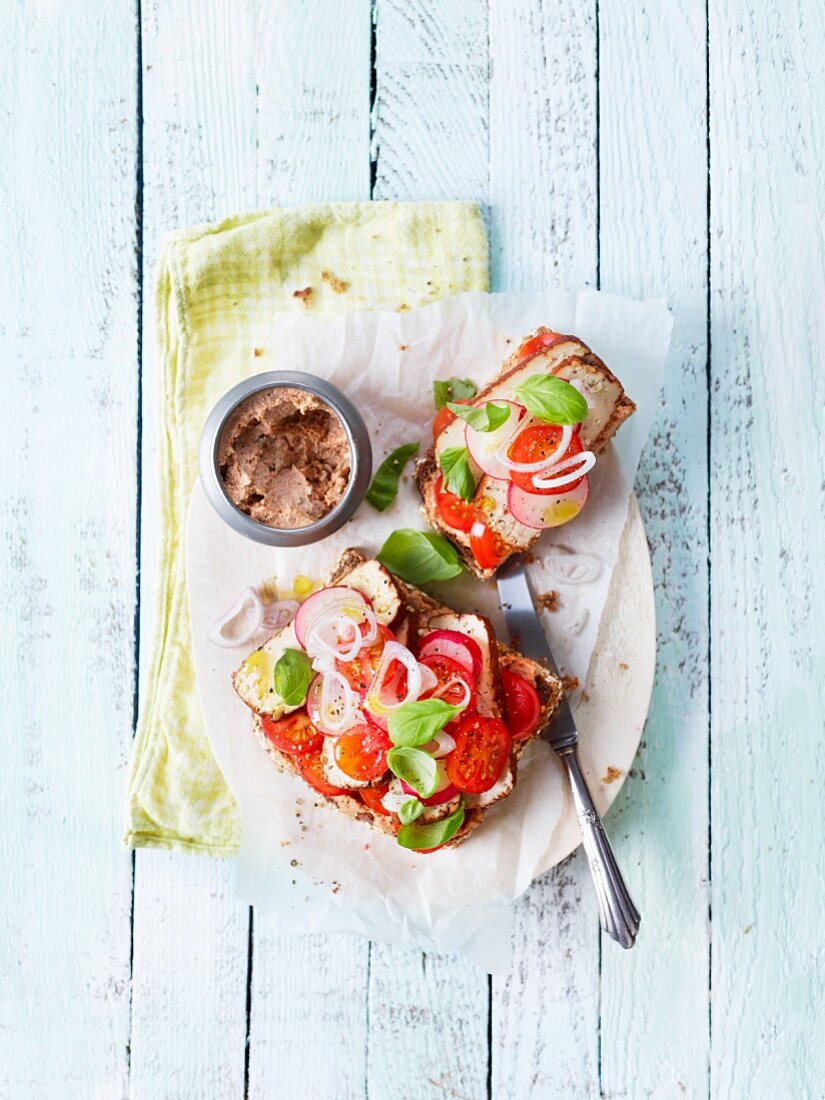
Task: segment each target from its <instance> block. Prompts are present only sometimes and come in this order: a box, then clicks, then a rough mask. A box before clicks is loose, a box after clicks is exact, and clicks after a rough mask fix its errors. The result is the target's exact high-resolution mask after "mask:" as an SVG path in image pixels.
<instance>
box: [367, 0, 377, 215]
mask: <svg viewBox="0 0 825 1100" xmlns="http://www.w3.org/2000/svg"><path fill="white" fill-rule="evenodd" d="M375 5H376V0H372V3H371V4H370V114H369V118H370V143H369V154H370V198H371V199H373V198H375V183H376V180H377V179H378V146H377V145H376V142H375V112H376V109H377V108H376V101H377V99H378V73H377V68H376V57H377V52H378V30H377V13H376V10H375Z"/></svg>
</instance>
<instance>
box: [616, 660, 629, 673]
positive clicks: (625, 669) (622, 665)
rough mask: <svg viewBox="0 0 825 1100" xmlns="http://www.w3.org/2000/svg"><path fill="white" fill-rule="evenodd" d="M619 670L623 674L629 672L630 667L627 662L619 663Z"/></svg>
mask: <svg viewBox="0 0 825 1100" xmlns="http://www.w3.org/2000/svg"><path fill="white" fill-rule="evenodd" d="M619 668H620V669H621V670H622V672H627V670H628V669H629V668H630V665H629V664H627V663H626V662H625V661H619Z"/></svg>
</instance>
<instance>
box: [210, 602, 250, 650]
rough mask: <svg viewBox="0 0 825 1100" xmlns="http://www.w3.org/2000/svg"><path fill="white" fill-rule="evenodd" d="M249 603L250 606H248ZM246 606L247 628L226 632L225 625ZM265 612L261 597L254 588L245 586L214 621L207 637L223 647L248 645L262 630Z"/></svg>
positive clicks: (231, 647)
mask: <svg viewBox="0 0 825 1100" xmlns="http://www.w3.org/2000/svg"><path fill="white" fill-rule="evenodd" d="M247 605H249V606H248V607H247ZM244 608H246V614H245V615H244V618H245V620H246V625H245V628H244V629H242V630H238V631H237V632H236V633H234V634H231V635H227V634H225V633H224V627H225V626H229V624H230V623H231V622H232V621H233V620H234V619H237V618H238V616H239V615H240V614H241V612H242V611H243V610H244ZM263 614H264V608H263V604H262V603H261V597H260V596H259V595H258V593H257V592H256V590H255V589H254V588H245V589H244V590H243V592H241V594H240V595H239V596H238V598H237V599H236V600H235V602H234V603H233V604H232V606H231V607H230V608H229V610H228V611H227V612H226V613H225V614H224V615H221V617H220V618H219V619H216V620H215V622H214V623H212V625H211V626H210V627H209V630H208V631H207V633H206V637H207V638H208V639H209V641H210V642H211V643H212V645H217V646H221V647H222V648H223V649H233V648H234V647H235V646H241V645H246V643H247V642H249V641H251V640H252V638H254V636H255V635H256V634H257V632H258V631H259V630H260V628H261V622H262V620H263Z"/></svg>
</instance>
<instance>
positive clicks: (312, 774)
mask: <svg viewBox="0 0 825 1100" xmlns="http://www.w3.org/2000/svg"><path fill="white" fill-rule="evenodd" d="M296 762H297V764H298V771H299V772H300V774H301V776H302V778H303V779H305V780H306V782H307V783H309V785H310V787H312V788H313V789H314V790H316V791H317V792H318V794H322V795H324V797H325V798H337V797H339V796H340V795H342V794H352V791H347V790H345V789H344V788H343V787H333V785H332V784H331V783H327V781H326V779H325V778H324V770H323V768H322V767H321V750H320V749H315V751H314V752H311V753H308V754H307V755H306V756H299V757H298V758H297V761H296Z"/></svg>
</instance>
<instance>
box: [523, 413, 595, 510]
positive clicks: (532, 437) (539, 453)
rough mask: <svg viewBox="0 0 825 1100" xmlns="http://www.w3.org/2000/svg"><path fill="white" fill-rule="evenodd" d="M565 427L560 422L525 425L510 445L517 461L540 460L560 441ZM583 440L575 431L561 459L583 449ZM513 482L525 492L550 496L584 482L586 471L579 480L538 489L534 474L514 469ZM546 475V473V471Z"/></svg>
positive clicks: (576, 453) (578, 452) (569, 489)
mask: <svg viewBox="0 0 825 1100" xmlns="http://www.w3.org/2000/svg"><path fill="white" fill-rule="evenodd" d="M561 433H562V429H561V427H559V425H558V424H534V425H533V427H532V428H525V429H524V431H523V432H522V433H521V434H520V435H517V436H516V438H515V439H514V440H513V443H512V445H511V446H510V450H509V455H510V458H512V460H513V461H514V462H539V461H540V460H541V459H542V458H545V457H547V456H549V455H551V454H552V453H553V451H555V450H556V449H557V448H558V445H559V443H560V441H561ZM582 450H583V448H582V445H581V440H580V439H579V436H578V433H577V432H574V433H573V438H572V439H571V440H570V446H569V447H568V448H567V450H566V451H565V452H564V454H563V455H559V462H561V461H562V460H563V459H565V458H573V456H574V455H578V454H581V453H582ZM511 476H512V479H513V484H514V485H518V487H519V488H520V489H524V491H525V492H526V493H538V494H541V495H544V496H551V495H553V494H555V493H570V492H572V491H573V489H575V488H576V486H577V485H581V483H582V481H584V478H585V475H584V474H582V476H581V477H580V478H578V479H577V480H576V481H571V482H568V483H567V484H566V485H562V486H561V487H560V488H558V489H537V488H536V486H535V485H534V484H533V477H534V475H533V474H531V473H525V472H524V471H520V470H513V473H512V475H511ZM543 476H546V475H543Z"/></svg>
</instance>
